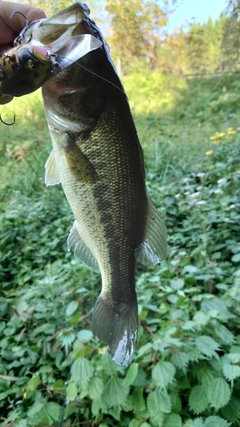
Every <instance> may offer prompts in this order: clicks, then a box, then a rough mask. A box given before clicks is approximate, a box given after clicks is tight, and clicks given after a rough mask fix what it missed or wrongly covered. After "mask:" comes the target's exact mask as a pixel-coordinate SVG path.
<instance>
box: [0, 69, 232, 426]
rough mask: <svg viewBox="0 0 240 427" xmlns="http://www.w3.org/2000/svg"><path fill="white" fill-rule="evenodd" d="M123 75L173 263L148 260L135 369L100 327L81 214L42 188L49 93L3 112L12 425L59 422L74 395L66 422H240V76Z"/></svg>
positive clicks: (5, 365)
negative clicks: (124, 363)
mask: <svg viewBox="0 0 240 427" xmlns="http://www.w3.org/2000/svg"><path fill="white" fill-rule="evenodd" d="M144 82H145V84H144ZM124 83H125V86H126V89H127V92H128V94H129V98H130V102H131V105H132V108H133V114H134V119H135V122H136V126H137V129H138V132H139V136H140V140H141V142H142V145H143V148H144V153H145V162H146V181H147V187H148V191H149V193H150V194H151V197H152V198H153V199H154V201H155V203H156V205H157V206H158V208H159V209H160V211H161V212H162V214H163V217H164V218H165V222H166V225H167V228H168V234H169V240H168V242H169V255H168V259H167V261H166V262H164V263H162V264H161V265H160V266H158V267H156V268H150V269H148V270H146V269H144V268H143V267H142V266H141V265H138V268H137V294H138V302H139V319H140V327H139V338H138V348H137V352H136V357H135V359H134V363H133V364H132V365H131V366H130V368H129V369H128V370H125V369H123V368H120V367H118V366H117V365H115V364H114V363H113V362H112V361H111V359H110V357H109V356H108V354H107V353H106V347H104V345H103V343H101V342H100V341H99V340H97V339H96V338H95V337H93V335H92V333H91V310H92V307H93V305H94V302H95V300H96V297H97V295H98V293H99V291H100V287H101V282H100V277H99V275H97V274H96V273H94V272H92V271H91V270H89V269H88V268H86V267H84V266H82V265H81V264H80V263H79V261H78V260H76V259H74V257H73V254H72V253H69V252H67V250H66V238H67V235H68V232H69V230H70V228H71V225H72V221H73V218H72V214H71V212H70V210H69V207H68V204H67V202H66V200H65V198H64V195H63V193H62V190H61V188H60V187H59V186H54V187H49V188H46V187H45V185H44V182H43V175H44V163H45V161H46V159H47V157H48V155H49V153H50V151H51V147H50V138H49V136H48V131H47V126H46V123H45V119H44V113H43V109H42V105H41V101H40V94H39V93H37V94H34V95H30V96H28V97H26V98H24V99H20V100H14V101H13V102H12V103H11V104H9V105H7V106H3V107H1V113H2V117H3V119H4V120H5V121H9V122H10V121H11V119H12V115H13V113H14V112H15V114H16V124H15V125H14V126H11V127H7V126H4V125H1V145H0V150H1V157H0V167H1V181H0V206H1V214H0V218H1V227H0V258H1V263H0V281H1V289H0V313H1V319H0V351H1V352H0V425H1V426H13V425H14V426H17V427H25V426H28V425H33V426H55V425H57V424H58V422H59V419H60V414H61V405H62V402H63V398H64V394H65V392H66V393H67V407H66V410H65V416H64V425H65V426H70V425H84V426H89V425H98V426H101V427H105V426H114V425H120V426H130V427H140V426H141V427H148V426H159V427H161V426H163V427H181V426H184V427H228V426H230V425H231V426H232V427H237V426H239V425H240V334H239V326H240V308H239V307H240V305H239V303H240V290H239V289H240V185H239V184H240V168H239V164H240V113H239V107H240V95H239V85H240V84H239V75H238V74H236V75H230V76H220V77H212V78H204V79H191V80H183V79H177V78H176V77H171V76H170V75H166V74H164V75H160V74H158V75H154V72H153V75H149V72H148V74H147V72H145V71H144V70H140V72H139V74H135V75H134V76H130V77H128V78H126V79H125V82H124ZM146 85H147V87H146ZM159 99H161V102H157V100H159ZM72 361H73V365H72V377H71V379H69V380H67V378H68V373H69V368H70V364H71V362H72Z"/></svg>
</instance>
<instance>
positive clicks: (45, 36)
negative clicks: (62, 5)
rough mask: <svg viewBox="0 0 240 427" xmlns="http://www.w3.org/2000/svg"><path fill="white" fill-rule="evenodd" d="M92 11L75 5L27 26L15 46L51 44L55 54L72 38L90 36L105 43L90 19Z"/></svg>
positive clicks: (82, 4) (80, 4) (82, 5)
mask: <svg viewBox="0 0 240 427" xmlns="http://www.w3.org/2000/svg"><path fill="white" fill-rule="evenodd" d="M89 13H90V10H89V8H88V6H87V5H86V4H85V3H74V4H73V5H72V6H70V7H68V8H66V9H64V10H61V11H59V12H57V13H55V14H53V15H52V16H50V17H49V18H42V19H40V20H39V21H34V22H33V23H30V24H28V25H26V27H25V28H24V29H23V30H22V32H21V37H19V36H18V37H17V38H16V39H15V44H16V45H17V44H19V43H21V44H26V43H31V45H32V46H41V45H45V46H46V45H49V44H51V47H52V50H53V51H54V52H56V51H58V50H59V49H62V48H63V47H64V45H65V44H66V43H67V42H68V41H69V40H70V39H72V38H74V37H76V36H78V35H81V34H90V35H92V36H94V37H95V38H97V39H99V40H100V41H101V42H102V43H103V36H102V34H101V33H100V31H99V28H98V27H97V26H96V24H95V22H94V21H93V20H92V19H90V17H89Z"/></svg>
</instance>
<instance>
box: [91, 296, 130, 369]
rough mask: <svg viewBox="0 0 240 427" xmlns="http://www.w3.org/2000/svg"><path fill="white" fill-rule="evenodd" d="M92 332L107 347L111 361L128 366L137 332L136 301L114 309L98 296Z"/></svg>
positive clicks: (104, 298) (103, 298)
mask: <svg viewBox="0 0 240 427" xmlns="http://www.w3.org/2000/svg"><path fill="white" fill-rule="evenodd" d="M92 330H93V333H94V335H96V336H97V337H98V338H99V339H101V340H102V341H104V342H105V343H106V344H107V345H108V351H109V353H110V354H111V357H112V359H113V360H114V362H116V363H117V364H118V365H121V366H126V367H127V366H129V365H130V363H131V362H132V358H133V355H134V352H135V348H136V340H137V331H138V309H137V299H136V298H135V299H134V300H133V301H132V302H131V303H129V302H128V303H126V304H119V305H117V306H116V307H114V305H112V303H111V302H109V301H108V300H107V299H106V296H105V297H103V296H102V295H100V296H99V297H98V299H97V301H96V304H95V307H94V312H93V317H92Z"/></svg>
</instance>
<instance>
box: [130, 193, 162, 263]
mask: <svg viewBox="0 0 240 427" xmlns="http://www.w3.org/2000/svg"><path fill="white" fill-rule="evenodd" d="M166 256H167V229H166V226H165V224H164V221H163V219H162V217H161V214H160V213H159V212H158V210H157V208H156V206H155V205H154V204H153V202H152V200H151V199H150V197H149V196H148V216H147V224H146V232H145V238H144V241H143V242H142V243H141V245H140V246H139V248H137V249H136V250H135V257H136V260H137V261H139V262H141V263H142V264H143V265H145V266H150V265H157V264H160V262H161V261H163V260H164V259H165V258H166Z"/></svg>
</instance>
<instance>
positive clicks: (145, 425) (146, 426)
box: [140, 421, 151, 427]
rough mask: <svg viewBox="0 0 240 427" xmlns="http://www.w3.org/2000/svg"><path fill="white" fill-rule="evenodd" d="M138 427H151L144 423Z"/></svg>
mask: <svg viewBox="0 0 240 427" xmlns="http://www.w3.org/2000/svg"><path fill="white" fill-rule="evenodd" d="M140 427H151V426H150V424H148V423H147V422H146V421H144V423H142V424H141V425H140Z"/></svg>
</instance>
